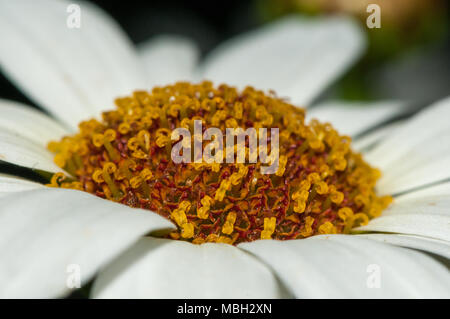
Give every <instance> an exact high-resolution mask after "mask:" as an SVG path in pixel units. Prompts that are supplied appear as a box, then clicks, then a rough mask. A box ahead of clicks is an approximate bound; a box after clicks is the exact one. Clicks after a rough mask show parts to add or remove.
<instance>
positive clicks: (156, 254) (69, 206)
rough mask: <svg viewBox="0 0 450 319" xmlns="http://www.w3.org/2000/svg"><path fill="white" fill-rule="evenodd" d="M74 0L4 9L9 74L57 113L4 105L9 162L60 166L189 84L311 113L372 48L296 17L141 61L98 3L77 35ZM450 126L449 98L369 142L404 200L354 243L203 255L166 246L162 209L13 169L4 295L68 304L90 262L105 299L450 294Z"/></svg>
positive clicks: (328, 109) (346, 114) (85, 8)
mask: <svg viewBox="0 0 450 319" xmlns="http://www.w3.org/2000/svg"><path fill="white" fill-rule="evenodd" d="M68 4H69V3H68V2H65V1H56V0H45V1H39V3H37V2H36V1H31V0H30V1H24V0H20V1H7V0H2V1H0V30H2V34H3V37H2V41H0V65H1V67H2V70H3V72H4V73H5V74H6V75H7V76H8V77H9V78H10V79H11V80H12V81H13V82H14V83H15V84H16V85H17V86H18V87H19V88H20V89H21V90H22V91H23V92H25V93H26V94H27V95H28V96H29V97H30V98H31V99H32V100H33V101H35V102H36V103H37V104H39V105H40V106H41V107H42V108H43V109H45V110H46V111H47V112H48V113H50V114H51V115H52V117H53V118H52V117H49V116H47V115H46V114H44V113H42V112H39V111H36V110H33V109H31V108H29V107H27V106H23V105H21V104H19V103H16V102H12V101H6V100H1V101H0V112H1V114H2V116H1V117H0V160H1V161H3V162H8V163H12V164H15V165H18V166H22V167H27V168H31V169H36V170H40V171H45V172H50V173H57V172H61V170H62V169H61V168H60V167H59V166H58V165H57V163H58V161H57V160H56V161H54V159H53V154H52V153H50V152H49V151H48V150H47V144H48V143H49V142H50V141H52V140H58V139H60V138H62V137H63V136H73V134H74V132H76V131H78V128H77V127H78V123H80V122H81V121H83V120H88V119H90V118H92V117H97V118H99V117H100V114H101V112H103V111H106V110H110V109H113V107H114V106H113V100H114V98H117V97H119V96H123V95H126V94H130V93H131V92H133V91H135V90H138V89H145V88H149V87H151V86H153V85H163V84H166V83H173V82H176V81H178V80H190V81H194V82H196V81H199V80H202V79H209V80H212V81H214V82H215V83H227V84H230V85H233V86H237V87H239V88H241V89H242V88H243V87H244V86H246V85H252V86H254V87H257V88H259V89H263V90H268V89H272V90H275V91H276V92H277V94H278V95H279V96H282V97H285V96H286V97H289V98H290V99H291V101H292V103H293V104H296V105H310V104H311V102H312V101H313V100H314V98H315V97H317V95H318V94H319V93H320V92H321V91H322V90H323V89H324V88H325V87H327V86H328V85H329V84H330V83H331V82H332V81H333V80H334V79H336V78H337V77H338V76H339V75H340V74H342V73H343V72H344V71H345V70H346V69H347V68H348V67H349V66H350V65H351V64H352V63H353V61H354V60H355V59H356V58H357V57H358V56H359V55H360V54H361V52H362V51H363V49H364V44H365V42H364V37H363V36H362V33H361V32H360V30H359V29H358V27H357V26H356V25H354V24H353V23H352V21H350V20H348V19H347V18H343V17H338V18H332V19H318V20H309V19H305V18H298V17H291V18H288V19H284V20H281V21H279V22H276V23H274V24H272V25H269V26H266V27H264V28H262V29H259V30H256V31H254V32H251V33H249V34H245V35H242V36H239V37H237V38H235V39H232V40H230V41H227V42H225V43H224V44H222V45H221V46H220V47H219V48H217V49H216V50H215V51H214V52H212V53H211V54H209V56H207V58H206V61H205V62H203V63H200V64H198V61H197V57H198V53H197V51H196V49H195V45H193V44H192V43H190V42H187V41H186V40H180V39H178V38H173V37H164V38H159V39H156V40H154V41H151V42H149V43H148V44H146V45H145V46H143V47H142V48H141V52H139V53H140V55H141V57H140V58H139V55H138V53H137V51H136V50H135V48H133V46H132V45H131V43H130V41H129V40H128V39H127V38H126V36H125V35H124V33H123V32H122V31H121V30H120V28H119V27H118V26H117V24H115V23H114V21H112V20H111V18H110V17H108V16H107V15H106V14H105V13H104V12H102V11H101V10H99V9H98V8H96V7H94V6H93V5H91V4H88V3H81V19H82V25H81V28H79V29H70V28H67V27H66V25H65V23H66V21H65V20H66V17H67V13H66V9H67V6H68ZM142 62H143V64H142ZM143 65H145V67H144V66H143ZM280 103H281V102H280ZM406 111H408V107H406V106H404V105H402V103H398V102H392V101H388V102H377V103H373V104H372V105H366V106H365V107H364V108H360V107H359V106H358V107H357V106H355V105H345V104H342V103H333V102H330V103H327V104H324V105H318V106H315V108H313V109H312V110H311V112H310V111H308V116H311V117H317V118H319V119H321V120H327V121H330V122H332V123H333V125H334V126H335V127H337V129H338V130H339V131H340V132H343V133H344V134H348V135H351V136H359V135H361V133H364V132H367V130H368V129H370V128H374V127H376V126H377V125H379V124H380V123H384V122H386V121H388V120H389V119H392V118H395V117H396V116H398V115H399V114H402V113H403V112H406ZM280 112H281V111H280ZM310 113H311V114H310ZM449 116H450V99H445V100H443V101H440V102H438V103H436V104H434V105H432V106H430V107H428V108H427V109H425V111H422V112H420V113H418V114H416V115H415V116H413V117H412V118H410V119H408V120H404V121H403V122H401V123H400V124H398V123H396V124H394V125H392V124H391V125H389V126H387V127H382V128H381V129H379V130H375V131H373V132H372V133H370V134H365V136H364V137H363V138H362V139H357V138H356V139H355V145H357V149H360V150H368V151H365V152H364V158H365V159H366V160H368V161H369V162H370V164H371V165H373V166H374V167H377V168H380V169H381V171H382V172H383V177H382V178H381V180H380V182H379V183H378V184H377V191H378V193H379V194H381V195H389V194H390V195H396V196H395V200H394V202H393V204H392V205H390V206H389V208H388V209H386V210H385V211H383V213H382V215H381V216H379V217H377V218H374V219H372V220H370V222H369V223H368V224H366V225H364V226H361V227H358V228H356V229H355V230H354V231H353V232H352V234H330V235H318V236H312V237H308V238H306V239H292V240H285V241H279V240H255V241H251V242H242V243H239V244H238V245H228V244H221V243H204V244H201V245H196V244H192V243H190V242H187V241H181V240H172V239H165V238H156V237H155V236H156V233H161V232H162V231H166V230H175V229H176V225H175V224H174V223H172V222H171V221H170V220H169V219H167V218H164V217H162V216H160V215H158V214H156V213H153V212H152V211H149V210H144V209H137V208H131V207H128V206H126V205H122V204H119V203H115V202H113V201H109V200H105V199H102V198H100V197H97V196H93V195H91V194H89V193H87V192H81V191H77V190H73V189H61V188H50V187H46V186H44V185H41V184H38V183H35V182H30V181H27V180H24V179H21V178H18V177H13V176H9V175H5V174H2V175H0V233H1V236H0V297H7V298H11V297H61V296H65V295H67V294H69V293H70V292H71V291H72V290H71V286H70V284H69V282H68V272H67V271H68V270H70V269H71V268H70V266H71V265H76V266H77V267H78V269H79V270H81V274H80V278H81V281H82V284H85V283H87V282H89V281H90V280H91V279H92V278H95V280H94V284H93V289H92V292H91V296H92V297H95V298H110V297H113V298H116V297H119V298H152V297H157V298H230V297H231V298H279V297H296V298H311V297H325V298H327V297H338V298H347V297H348V298H361V297H370V298H372V297H374V298H379V297H381V298H392V297H401V298H415V297H419V298H420V297H446V298H448V297H450V276H449V272H448V269H447V268H446V267H445V266H444V265H443V264H442V263H440V262H438V261H437V260H436V259H435V258H433V257H431V256H430V254H431V255H433V256H442V257H443V258H444V259H446V260H447V259H448V258H449V257H450V244H449V242H450V215H449V209H448V207H449V205H450V201H449V198H450V184H449V183H448V179H449V178H450V170H449V169H448V164H449V163H450V143H449V140H450V139H449V135H450V126H449V125H448V122H447V121H448V118H449ZM104 143H106V142H104ZM102 145H103V144H102ZM368 146H373V147H371V148H369V147H368ZM105 149H106V150H105V152H112V153H113V152H114V150H108V149H107V147H106V144H105ZM116 151H117V150H116ZM80 154H81V150H80ZM81 155H82V154H81ZM55 162H56V163H55ZM103 177H104V178H105V179H106V178H107V176H106V177H105V176H103ZM103 182H105V183H106V182H107V181H103ZM85 185H86V184H85ZM146 185H147V184H146ZM147 186H148V185H147ZM109 190H110V191H111V192H113V191H112V190H111V189H109ZM143 191H145V190H143ZM105 192H106V191H105ZM267 224H270V222H267ZM148 234H151V235H148ZM152 235H153V236H152ZM269 237H270V236H269Z"/></svg>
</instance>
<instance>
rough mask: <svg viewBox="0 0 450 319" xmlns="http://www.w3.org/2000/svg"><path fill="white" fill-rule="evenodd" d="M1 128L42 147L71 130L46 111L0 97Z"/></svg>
mask: <svg viewBox="0 0 450 319" xmlns="http://www.w3.org/2000/svg"><path fill="white" fill-rule="evenodd" d="M0 113H1V117H0V129H2V130H7V131H9V132H11V133H14V134H17V135H20V136H21V137H23V138H26V139H28V140H30V141H32V142H34V143H36V144H38V145H40V146H42V147H46V146H47V144H48V142H49V141H51V140H57V139H60V138H61V137H63V136H64V135H68V134H70V132H69V131H68V130H67V129H65V128H64V127H63V126H61V125H60V124H59V123H57V122H56V121H54V120H53V119H51V118H49V117H48V116H46V115H45V114H44V113H42V112H39V111H36V110H34V109H33V108H31V107H29V106H26V105H23V104H21V103H17V102H13V101H7V100H2V99H0Z"/></svg>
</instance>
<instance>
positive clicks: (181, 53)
mask: <svg viewBox="0 0 450 319" xmlns="http://www.w3.org/2000/svg"><path fill="white" fill-rule="evenodd" d="M138 53H139V55H140V57H141V59H142V61H143V64H144V66H145V68H146V70H147V74H148V78H149V86H150V87H153V86H156V85H158V86H161V85H165V84H171V83H174V82H176V81H195V68H196V66H197V63H198V60H199V58H200V50H199V49H198V47H197V46H196V44H195V43H194V42H193V41H191V40H189V39H188V38H185V37H182V36H174V35H164V36H158V37H157V38H155V39H151V40H149V41H146V42H145V43H142V44H140V45H139V47H138Z"/></svg>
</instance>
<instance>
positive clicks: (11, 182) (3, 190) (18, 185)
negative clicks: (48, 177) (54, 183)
mask: <svg viewBox="0 0 450 319" xmlns="http://www.w3.org/2000/svg"><path fill="white" fill-rule="evenodd" d="M42 187H44V186H43V185H41V184H39V183H34V182H30V181H27V180H25V179H23V178H19V177H14V176H10V175H7V174H1V173H0V196H4V195H8V194H9V193H11V192H20V191H26V190H31V189H37V188H42Z"/></svg>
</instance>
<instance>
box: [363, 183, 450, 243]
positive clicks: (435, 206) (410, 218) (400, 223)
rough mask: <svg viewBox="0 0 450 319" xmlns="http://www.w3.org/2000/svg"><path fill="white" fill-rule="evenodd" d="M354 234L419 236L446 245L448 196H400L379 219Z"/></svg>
mask: <svg viewBox="0 0 450 319" xmlns="http://www.w3.org/2000/svg"><path fill="white" fill-rule="evenodd" d="M355 230H357V231H360V230H361V231H378V232H388V233H401V234H410V235H419V236H425V237H430V238H435V239H441V240H446V241H450V194H449V193H445V192H444V191H441V192H438V193H437V194H436V195H428V196H420V195H419V196H417V197H415V196H414V195H413V193H412V194H411V195H409V196H408V197H406V198H405V199H402V197H401V196H400V197H399V198H398V199H395V200H394V203H393V204H392V205H391V206H390V207H389V208H388V209H386V210H385V211H383V214H382V215H381V216H380V217H377V218H374V219H372V220H371V221H370V222H369V223H368V224H367V225H366V226H362V227H358V228H356V229H355Z"/></svg>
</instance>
